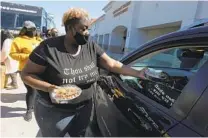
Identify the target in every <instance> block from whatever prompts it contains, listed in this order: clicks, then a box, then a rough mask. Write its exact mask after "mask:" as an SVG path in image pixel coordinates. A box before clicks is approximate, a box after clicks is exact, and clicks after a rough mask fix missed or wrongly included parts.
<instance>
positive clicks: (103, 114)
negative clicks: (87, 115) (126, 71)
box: [95, 39, 208, 136]
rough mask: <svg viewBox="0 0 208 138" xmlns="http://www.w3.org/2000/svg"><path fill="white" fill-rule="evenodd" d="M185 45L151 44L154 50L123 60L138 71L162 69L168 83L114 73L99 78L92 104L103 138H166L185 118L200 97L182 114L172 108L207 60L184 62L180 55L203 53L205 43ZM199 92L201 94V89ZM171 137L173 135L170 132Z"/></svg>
mask: <svg viewBox="0 0 208 138" xmlns="http://www.w3.org/2000/svg"><path fill="white" fill-rule="evenodd" d="M186 42H187V41H185V42H184V43H183V42H182V41H169V43H167V41H166V43H165V44H163V43H161V44H160V45H159V46H158V45H154V44H152V46H151V47H152V49H154V51H153V50H152V49H150V48H151V47H148V46H147V47H148V48H147V49H145V48H143V49H142V50H139V51H138V52H137V53H135V54H134V55H133V56H134V57H130V58H129V59H128V58H127V60H125V61H124V63H125V64H127V65H128V66H131V67H132V68H135V69H137V70H140V69H142V68H143V67H151V68H153V69H156V70H162V71H163V72H165V73H166V74H168V77H169V78H171V79H170V80H169V81H168V82H166V81H164V82H162V81H158V80H157V81H153V80H151V81H149V80H142V79H140V78H134V77H130V76H122V75H120V76H119V75H116V74H112V75H110V76H107V77H106V76H103V77H101V79H100V81H98V92H97V93H96V95H95V98H96V102H95V103H96V104H95V105H96V114H97V121H98V125H99V128H100V130H101V133H102V134H103V136H169V135H168V132H169V130H171V129H172V128H174V127H175V126H177V125H178V124H180V122H181V121H182V120H184V119H185V118H186V117H187V115H188V112H189V111H190V110H191V108H192V107H193V106H194V104H195V101H196V100H197V99H198V98H199V96H200V95H197V96H195V97H192V98H193V99H192V101H191V102H189V104H188V105H186V109H185V110H186V111H185V112H179V111H177V109H174V108H173V107H174V104H177V99H178V98H179V97H180V95H181V93H182V92H183V88H184V87H185V86H186V85H187V84H188V82H189V81H190V80H191V79H192V78H193V77H194V75H195V74H196V72H197V71H198V69H199V68H200V67H201V66H202V65H203V64H204V62H205V61H206V60H207V52H206V53H205V54H204V53H203V57H200V59H197V60H194V59H193V60H190V61H189V59H186V56H185V59H184V57H183V56H182V57H180V55H181V54H180V53H184V50H185V51H186V50H190V49H195V50H196V51H204V50H206V48H207V44H208V42H206V43H203V44H200V45H199V44H197V41H195V43H194V46H193V44H190V43H189V44H187V43H186ZM192 42H193V39H192ZM184 47H185V48H184ZM181 51H182V52H181ZM141 53H142V54H141ZM144 53H145V55H144ZM185 53H186V52H185ZM139 54H141V55H142V56H139ZM186 54H187V53H186ZM188 54H189V53H188ZM191 54H192V53H191ZM194 54H197V52H196V53H194ZM182 55H183V54H182ZM191 58H192V57H191ZM128 60H129V61H128ZM181 60H183V62H182V61H181ZM186 63H189V64H188V65H186ZM198 93H199V94H200V93H202V90H199V91H198ZM181 128H182V127H181ZM182 131H184V133H187V134H192V136H200V135H198V133H195V132H192V130H190V129H189V128H187V127H183V130H182ZM170 136H174V134H172V133H171V135H170Z"/></svg>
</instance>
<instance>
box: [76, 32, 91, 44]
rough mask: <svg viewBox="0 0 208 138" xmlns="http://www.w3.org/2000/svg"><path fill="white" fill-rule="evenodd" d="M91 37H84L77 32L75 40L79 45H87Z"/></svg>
mask: <svg viewBox="0 0 208 138" xmlns="http://www.w3.org/2000/svg"><path fill="white" fill-rule="evenodd" d="M88 38H89V36H88V35H82V34H80V33H78V32H76V35H75V36H74V39H75V40H76V42H77V44H78V45H84V44H86V43H87V41H88Z"/></svg>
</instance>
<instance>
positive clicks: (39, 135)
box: [36, 129, 42, 138]
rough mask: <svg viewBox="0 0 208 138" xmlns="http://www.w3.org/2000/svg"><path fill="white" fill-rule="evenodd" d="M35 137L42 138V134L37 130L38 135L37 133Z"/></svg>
mask: <svg viewBox="0 0 208 138" xmlns="http://www.w3.org/2000/svg"><path fill="white" fill-rule="evenodd" d="M37 137H42V134H41V131H40V129H39V130H38V133H37V135H36V138H37Z"/></svg>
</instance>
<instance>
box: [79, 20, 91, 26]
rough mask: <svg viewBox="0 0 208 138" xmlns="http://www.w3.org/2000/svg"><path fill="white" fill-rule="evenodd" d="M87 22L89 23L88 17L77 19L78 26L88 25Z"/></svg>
mask: <svg viewBox="0 0 208 138" xmlns="http://www.w3.org/2000/svg"><path fill="white" fill-rule="evenodd" d="M89 23H90V22H89V19H87V18H83V19H81V20H80V21H79V25H80V26H89Z"/></svg>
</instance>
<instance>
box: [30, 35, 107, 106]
mask: <svg viewBox="0 0 208 138" xmlns="http://www.w3.org/2000/svg"><path fill="white" fill-rule="evenodd" d="M64 37H65V36H60V37H56V38H51V39H47V40H45V41H43V42H42V43H41V44H40V45H39V46H38V47H37V48H36V49H35V50H34V51H33V52H32V53H31V55H30V57H29V58H30V60H31V61H32V62H34V63H36V64H38V65H42V66H45V67H46V69H45V71H44V73H42V74H41V75H39V77H40V78H41V79H43V80H44V81H47V82H49V83H51V84H54V85H57V86H61V85H64V84H75V85H77V86H78V87H80V88H81V89H82V94H81V95H80V96H79V97H78V98H76V99H74V100H71V103H70V104H67V105H76V104H79V103H80V102H84V101H87V100H88V99H91V98H92V94H93V93H94V92H95V87H94V86H95V85H94V83H95V82H96V81H97V79H98V77H99V72H98V60H99V57H100V56H101V55H102V54H103V53H104V51H103V50H102V48H100V47H99V46H98V45H97V44H95V43H94V42H93V41H91V42H88V43H87V44H85V45H82V46H80V52H79V54H77V55H76V56H74V55H71V54H69V53H68V52H67V51H66V49H65V47H64ZM38 93H39V96H40V99H41V100H43V101H45V102H47V104H50V105H54V106H58V107H66V106H67V105H57V104H53V103H51V100H50V97H49V93H47V92H42V91H38Z"/></svg>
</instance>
